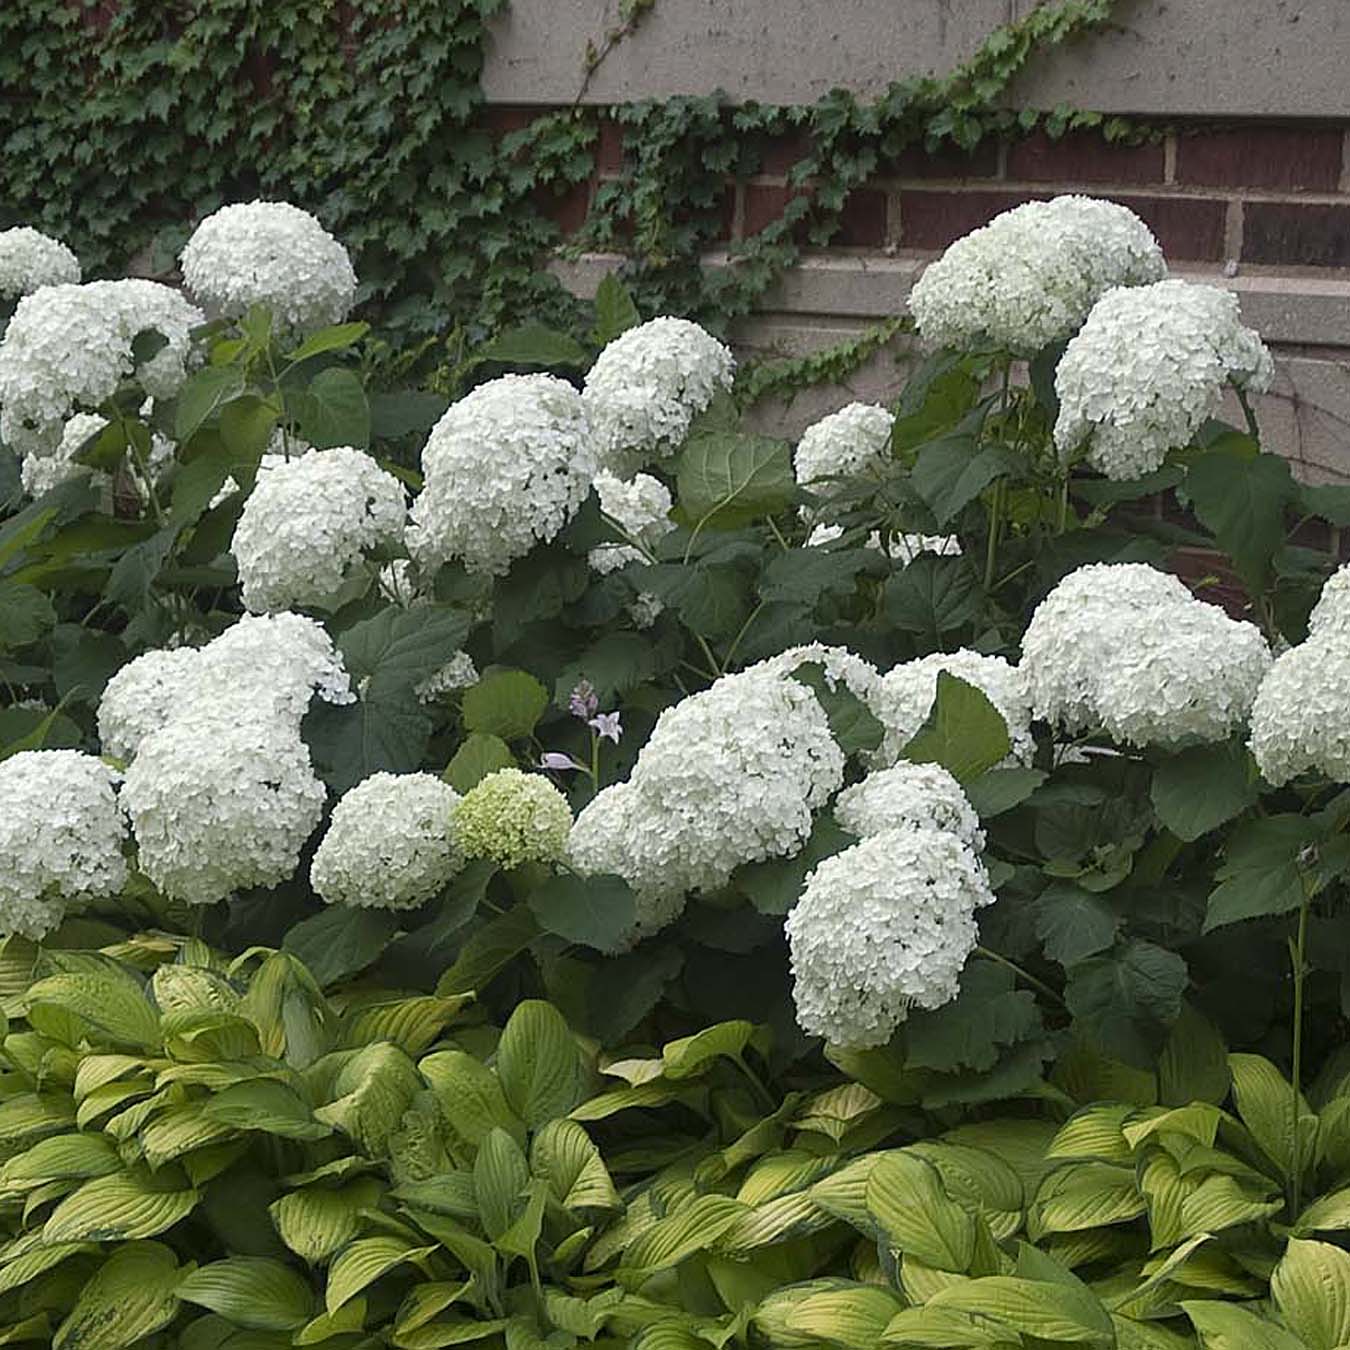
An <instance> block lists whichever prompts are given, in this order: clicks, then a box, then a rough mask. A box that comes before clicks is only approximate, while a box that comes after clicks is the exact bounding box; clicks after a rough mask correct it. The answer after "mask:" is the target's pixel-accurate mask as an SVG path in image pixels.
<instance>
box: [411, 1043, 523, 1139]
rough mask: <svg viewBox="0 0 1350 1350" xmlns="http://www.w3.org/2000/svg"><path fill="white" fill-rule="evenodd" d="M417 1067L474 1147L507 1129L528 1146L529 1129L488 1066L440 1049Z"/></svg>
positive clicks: (442, 1107)
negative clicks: (508, 1100)
mask: <svg viewBox="0 0 1350 1350" xmlns="http://www.w3.org/2000/svg"><path fill="white" fill-rule="evenodd" d="M417 1068H418V1071H419V1072H420V1073H421V1075H422V1077H423V1078H424V1079H425V1080H426V1081H427V1083H428V1084H429V1085H430V1087H431V1090H432V1091H433V1092H434V1093H435V1094H436V1099H437V1101H439V1102H440V1104H441V1109H442V1111H444V1112H445V1116H446V1119H447V1120H449V1122H450V1124H451V1126H452V1127H453V1128H454V1130H455V1132H456V1133H457V1134H458V1135H459V1136H460V1137H461V1138H462V1139H463V1140H464V1141H465V1142H466V1143H467V1144H468V1145H470V1146H471V1147H472V1148H475V1149H476V1148H477V1147H478V1146H479V1144H481V1143H482V1142H483V1140H484V1139H485V1138H486V1137H487V1136H488V1134H489V1133H490V1132H491V1131H492V1130H494V1129H503V1130H505V1131H506V1132H507V1133H508V1134H509V1135H511V1137H512V1138H513V1139H515V1141H516V1142H517V1143H518V1144H524V1142H525V1127H524V1125H523V1124H522V1123H521V1121H520V1118H519V1117H518V1116H517V1115H516V1114H515V1112H514V1111H512V1110H511V1108H510V1106H508V1105H507V1101H506V1094H505V1092H503V1091H502V1085H501V1080H500V1079H499V1078H498V1077H497V1075H496V1074H495V1073H494V1072H493V1071H492V1070H491V1069H489V1068H488V1067H487V1065H486V1064H483V1063H481V1062H480V1061H479V1060H477V1059H475V1058H474V1057H473V1056H472V1055H470V1054H467V1053H466V1052H465V1051H463V1050H440V1051H437V1052H436V1053H435V1054H434V1055H427V1056H425V1058H423V1059H421V1060H419V1061H418V1065H417Z"/></svg>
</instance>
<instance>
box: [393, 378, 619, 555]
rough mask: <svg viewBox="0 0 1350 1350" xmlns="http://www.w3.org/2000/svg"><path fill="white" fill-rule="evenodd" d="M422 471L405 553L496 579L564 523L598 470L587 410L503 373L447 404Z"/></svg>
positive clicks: (537, 382) (535, 382) (556, 384)
mask: <svg viewBox="0 0 1350 1350" xmlns="http://www.w3.org/2000/svg"><path fill="white" fill-rule="evenodd" d="M422 468H423V472H424V473H425V476H426V477H425V485H424V486H423V488H422V492H421V494H420V495H419V496H418V498H417V500H416V501H415V502H414V503H413V507H412V512H411V523H410V524H409V526H408V532H407V542H408V551H409V552H410V553H411V554H412V556H413V557H414V558H415V559H416V560H417V562H418V563H419V565H421V566H422V567H423V568H426V569H427V570H432V569H434V568H435V567H436V566H438V565H439V564H440V563H443V562H446V561H448V560H449V559H451V558H459V559H462V560H463V562H464V565H465V567H467V568H468V569H469V571H471V572H484V573H487V574H488V575H490V576H501V575H504V574H505V573H506V571H507V570H508V569H509V568H510V566H511V564H512V563H513V562H514V561H515V560H516V559H517V558H523V557H524V556H525V555H526V554H527V553H528V552H529V551H530V550H531V549H532V548H533V547H534V546H535V544H537V543H547V542H548V540H550V539H552V538H553V537H554V536H555V535H556V534H557V533H558V531H559V530H561V529H562V528H563V526H564V525H566V524H567V522H568V521H569V520H571V518H572V517H573V515H575V513H576V511H577V508H578V507H580V505H581V504H582V502H584V501H585V500H586V497H587V495H588V494H589V493H590V490H591V483H592V481H593V480H594V478H595V473H596V468H597V465H596V463H595V457H594V452H593V450H592V446H591V437H590V430H589V427H588V424H587V420H586V409H585V408H584V407H583V405H582V402H581V397H580V395H579V394H578V393H577V391H576V390H575V389H573V388H572V386H571V385H570V384H568V383H567V382H566V380H560V379H557V378H556V377H554V376H552V375H503V376H502V377H501V378H500V379H496V380H489V381H488V382H487V383H486V384H480V385H479V386H478V388H477V389H475V390H473V391H472V392H471V393H469V394H468V395H466V396H465V397H464V398H462V399H460V400H459V402H458V403H453V404H451V405H450V407H449V408H448V409H447V410H446V412H445V415H444V416H443V417H442V418H441V420H440V421H439V422H437V423H436V425H435V426H434V427H433V428H432V430H431V436H430V438H429V439H428V441H427V443H426V446H425V448H424V449H423V451H422Z"/></svg>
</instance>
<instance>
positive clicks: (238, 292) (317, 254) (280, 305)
mask: <svg viewBox="0 0 1350 1350" xmlns="http://www.w3.org/2000/svg"><path fill="white" fill-rule="evenodd" d="M180 262H181V263H182V268H183V284H184V285H185V286H186V287H187V289H188V290H189V291H190V292H191V293H192V295H193V296H195V297H196V299H197V300H199V301H200V302H201V303H202V304H203V305H204V306H205V307H207V308H208V309H211V310H213V311H215V312H216V313H218V314H222V315H224V316H225V317H227V318H238V317H239V316H240V315H242V314H244V313H245V312H246V311H247V310H248V309H249V307H250V306H252V305H263V306H265V307H266V308H267V309H268V310H270V311H271V313H272V316H273V318H274V319H275V320H276V323H277V325H278V326H279V327H280V328H281V329H282V330H284V331H286V332H295V333H307V332H312V331H314V330H315V329H319V328H326V327H328V325H329V324H335V323H341V322H342V320H343V319H345V318H346V317H347V315H348V313H349V312H350V311H351V307H352V305H353V304H354V303H355V301H356V273H355V272H354V271H353V270H352V263H351V259H350V258H349V257H348V256H347V250H346V249H345V248H343V246H342V245H341V244H340V243H339V242H338V241H337V240H336V239H334V238H333V236H332V235H331V234H329V233H328V231H327V230H325V229H324V227H323V226H322V225H320V224H319V222H318V221H317V220H316V219H315V218H314V217H313V216H312V215H310V214H309V212H308V211H302V210H301V209H300V208H299V207H298V206H292V205H291V204H290V203H289V202H265V201H254V202H239V203H236V204H234V205H232V206H222V207H221V208H220V210H218V211H216V212H214V213H212V214H211V215H209V216H207V217H206V219H205V220H203V221H202V222H201V224H200V225H198V226H197V228H196V229H195V230H194V231H193V232H192V237H191V238H190V239H189V240H188V242H187V245H186V246H185V247H184V249H183V252H182V255H181V257H180Z"/></svg>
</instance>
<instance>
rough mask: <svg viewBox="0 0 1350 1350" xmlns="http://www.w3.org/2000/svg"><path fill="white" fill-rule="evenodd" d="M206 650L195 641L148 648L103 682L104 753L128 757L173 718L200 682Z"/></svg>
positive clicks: (101, 729)
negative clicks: (188, 643) (194, 644)
mask: <svg viewBox="0 0 1350 1350" xmlns="http://www.w3.org/2000/svg"><path fill="white" fill-rule="evenodd" d="M201 659H202V654H201V651H200V650H199V649H198V648H196V647H170V648H165V649H164V650H161V651H150V652H144V653H142V654H141V655H140V656H138V657H136V658H135V659H134V660H131V661H128V662H127V664H126V665H124V666H123V667H122V668H121V670H119V671H117V672H116V674H114V675H113V677H112V678H111V679H110V680H109V681H108V683H107V684H106V685H105V686H104V689H103V696H102V698H101V699H100V700H99V705H98V738H99V742H100V744H101V745H102V746H103V753H104V754H105V755H109V756H111V757H112V758H113V759H117V760H122V761H124V762H125V761H127V760H129V759H131V757H132V756H133V755H134V754H135V753H136V747H137V746H139V745H140V743H141V742H142V741H143V740H144V739H145V738H146V737H147V736H149V735H150V734H151V733H152V732H155V731H158V730H159V729H160V727H162V726H164V725H165V723H167V722H168V720H169V718H170V717H172V716H173V710H174V708H175V707H176V706H177V705H178V703H179V701H180V700H181V699H183V698H184V696H190V695H191V693H192V691H193V690H194V689H195V687H196V680H197V676H198V672H199V669H200V666H201Z"/></svg>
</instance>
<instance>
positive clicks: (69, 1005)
mask: <svg viewBox="0 0 1350 1350" xmlns="http://www.w3.org/2000/svg"><path fill="white" fill-rule="evenodd" d="M45 1004H50V1005H54V1006H55V1007H57V1008H60V1009H61V1010H63V1011H65V1012H69V1013H72V1014H74V1015H75V1016H76V1017H78V1018H80V1019H81V1020H82V1021H84V1022H86V1023H88V1025H89V1026H90V1028H91V1029H92V1031H93V1034H94V1035H95V1037H96V1038H98V1039H102V1040H104V1041H106V1042H107V1043H109V1044H112V1045H118V1046H126V1047H128V1048H129V1049H133V1050H153V1049H155V1048H157V1047H158V1045H159V1018H158V1017H157V1016H156V1015H155V1010H154V1008H153V1007H152V1006H151V1005H150V1000H149V999H148V998H146V996H145V991H144V990H143V989H142V988H141V986H140V984H139V983H138V982H137V980H136V979H135V978H134V977H133V976H132V975H131V973H130V972H129V971H125V970H124V971H121V972H117V973H114V972H113V970H112V969H108V970H105V971H100V972H99V973H97V974H92V973H91V974H63V975H51V976H48V978H47V979H45V980H39V981H38V982H37V983H36V984H35V985H33V986H32V987H31V988H30V989H29V991H28V1005H29V1008H30V1009H32V1008H40V1007H42V1006H43V1005H45Z"/></svg>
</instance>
